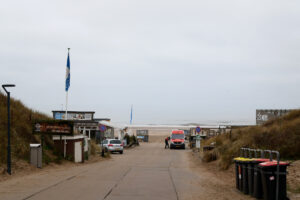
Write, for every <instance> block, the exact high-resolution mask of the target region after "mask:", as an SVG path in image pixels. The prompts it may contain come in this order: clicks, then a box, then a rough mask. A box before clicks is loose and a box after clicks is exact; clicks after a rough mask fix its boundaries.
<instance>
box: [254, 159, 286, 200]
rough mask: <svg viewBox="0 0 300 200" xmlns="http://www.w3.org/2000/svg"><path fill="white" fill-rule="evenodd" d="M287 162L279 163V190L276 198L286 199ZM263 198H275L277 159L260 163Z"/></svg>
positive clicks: (271, 199)
mask: <svg viewBox="0 0 300 200" xmlns="http://www.w3.org/2000/svg"><path fill="white" fill-rule="evenodd" d="M287 166H289V163H286V162H280V163H279V192H278V200H286V199H287V196H286V168H287ZM258 167H259V168H260V170H261V177H262V179H261V180H262V185H263V194H264V200H275V199H276V184H277V181H278V180H277V161H270V162H264V163H260V164H259V165H258Z"/></svg>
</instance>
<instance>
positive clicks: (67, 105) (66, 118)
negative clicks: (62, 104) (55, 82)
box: [65, 91, 68, 120]
mask: <svg viewBox="0 0 300 200" xmlns="http://www.w3.org/2000/svg"><path fill="white" fill-rule="evenodd" d="M65 119H66V120H68V91H66V117H65Z"/></svg>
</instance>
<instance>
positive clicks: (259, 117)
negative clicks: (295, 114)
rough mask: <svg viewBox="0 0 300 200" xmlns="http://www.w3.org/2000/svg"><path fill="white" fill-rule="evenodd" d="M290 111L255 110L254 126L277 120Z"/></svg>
mask: <svg viewBox="0 0 300 200" xmlns="http://www.w3.org/2000/svg"><path fill="white" fill-rule="evenodd" d="M291 111H293V110H256V124H257V125H261V124H264V123H265V122H267V121H269V120H271V119H276V118H279V117H281V116H283V115H286V114H288V113H289V112H291Z"/></svg>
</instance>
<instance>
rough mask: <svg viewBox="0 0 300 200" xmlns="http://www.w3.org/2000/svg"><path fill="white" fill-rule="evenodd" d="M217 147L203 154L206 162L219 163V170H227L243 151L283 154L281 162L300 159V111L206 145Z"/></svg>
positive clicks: (208, 141)
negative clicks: (249, 149)
mask: <svg viewBox="0 0 300 200" xmlns="http://www.w3.org/2000/svg"><path fill="white" fill-rule="evenodd" d="M211 143H214V144H215V148H214V149H213V150H210V151H206V152H204V154H203V161H205V162H210V161H213V160H218V166H219V167H220V169H228V168H229V166H230V165H231V164H232V163H233V162H232V161H233V158H234V157H238V156H239V153H240V148H242V147H248V148H255V149H272V150H277V151H279V152H280V156H281V159H284V160H297V159H300V111H299V110H297V111H293V112H291V113H289V114H288V115H286V116H283V117H281V118H279V119H274V120H270V121H268V122H266V123H265V124H264V125H261V126H253V127H247V128H241V129H236V130H233V131H232V132H231V133H226V134H223V135H219V136H216V137H212V138H210V139H207V140H204V142H203V145H210V144H211Z"/></svg>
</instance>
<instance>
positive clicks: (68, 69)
mask: <svg viewBox="0 0 300 200" xmlns="http://www.w3.org/2000/svg"><path fill="white" fill-rule="evenodd" d="M70 78H71V74H70V55H69V51H68V59H67V70H66V92H67V91H68V90H69V87H70Z"/></svg>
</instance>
